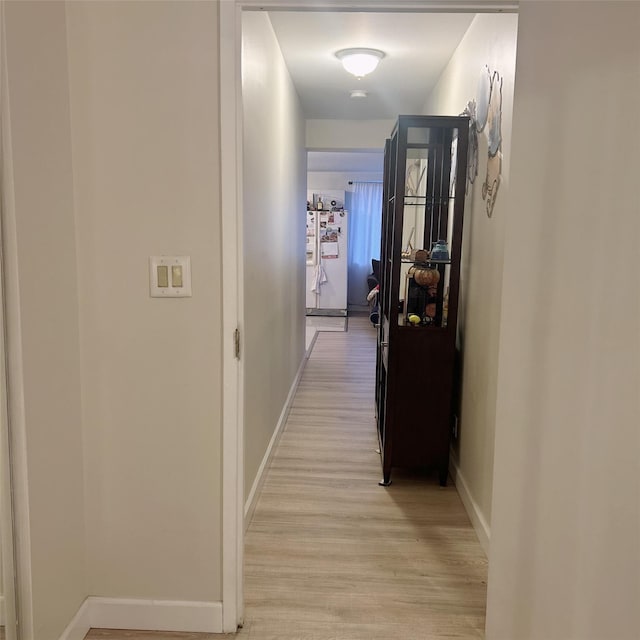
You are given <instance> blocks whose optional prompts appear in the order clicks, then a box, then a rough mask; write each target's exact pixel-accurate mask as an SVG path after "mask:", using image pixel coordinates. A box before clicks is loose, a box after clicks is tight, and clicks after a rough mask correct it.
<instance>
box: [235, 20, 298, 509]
mask: <svg viewBox="0 0 640 640" xmlns="http://www.w3.org/2000/svg"><path fill="white" fill-rule="evenodd" d="M242 28H243V50H242V56H243V73H242V92H243V104H244V176H243V179H244V207H243V216H244V218H243V225H244V235H243V240H244V287H245V289H244V309H245V312H244V327H243V329H244V331H243V333H244V341H243V342H244V344H243V348H244V376H245V378H244V385H245V398H246V401H245V407H244V419H245V477H244V481H245V498H246V497H247V496H248V495H249V493H250V492H251V489H252V487H253V486H254V482H255V481H256V476H257V474H258V470H259V468H260V465H261V463H262V461H263V459H264V456H265V453H266V451H267V447H268V445H269V441H270V440H271V437H272V435H273V433H274V429H275V428H276V425H277V424H278V422H279V420H280V418H281V413H282V410H283V407H284V405H285V401H286V399H287V396H288V394H289V391H290V389H291V385H292V383H293V381H294V379H295V377H296V373H297V371H298V368H299V366H300V363H301V362H302V358H303V356H304V310H305V294H304V274H305V271H304V265H305V216H306V213H305V212H306V206H305V202H306V168H307V166H306V152H305V148H304V120H303V116H302V111H301V107H300V103H299V100H298V95H297V93H296V91H295V89H294V87H293V84H292V82H291V79H290V76H289V73H288V71H287V68H286V66H285V64H284V60H283V58H282V54H281V52H280V48H279V46H278V43H277V41H276V38H275V35H274V33H273V28H272V27H271V23H270V22H269V18H268V16H267V15H266V14H265V13H260V12H245V13H244V14H243V17H242Z"/></svg>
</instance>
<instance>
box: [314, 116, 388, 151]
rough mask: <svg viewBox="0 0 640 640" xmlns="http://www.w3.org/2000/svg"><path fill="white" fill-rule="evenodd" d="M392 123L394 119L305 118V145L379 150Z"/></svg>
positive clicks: (323, 147)
mask: <svg viewBox="0 0 640 640" xmlns="http://www.w3.org/2000/svg"><path fill="white" fill-rule="evenodd" d="M394 124H395V121H394V120H307V122H306V145H307V148H308V149H314V150H323V149H331V150H333V151H339V150H342V149H346V150H349V151H353V150H355V149H367V150H376V151H379V150H380V149H384V142H385V140H386V139H387V138H388V137H389V136H390V135H391V131H392V130H393V125H394Z"/></svg>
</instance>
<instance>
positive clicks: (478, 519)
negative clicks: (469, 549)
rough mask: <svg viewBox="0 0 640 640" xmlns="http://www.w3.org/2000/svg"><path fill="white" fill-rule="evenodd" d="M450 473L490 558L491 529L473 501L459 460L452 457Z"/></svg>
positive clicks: (482, 545) (481, 544)
mask: <svg viewBox="0 0 640 640" xmlns="http://www.w3.org/2000/svg"><path fill="white" fill-rule="evenodd" d="M449 472H450V474H451V477H452V478H453V483H454V484H455V485H456V489H457V490H458V494H459V495H460V499H461V500H462V504H463V505H464V508H465V510H466V512H467V515H468V516H469V519H470V520H471V524H472V525H473V529H474V531H475V532H476V535H477V536H478V541H479V542H480V546H481V547H482V549H483V551H484V553H485V555H486V556H487V557H489V541H490V540H491V529H490V528H489V525H488V524H487V521H486V520H485V518H484V515H483V514H482V511H481V510H480V507H479V506H478V503H477V502H476V501H475V500H474V499H473V497H472V496H471V493H470V492H469V487H468V486H467V483H466V482H465V479H464V476H463V475H462V473H461V472H460V467H459V466H458V462H457V460H456V459H455V458H454V457H453V456H452V457H451V464H450V465H449Z"/></svg>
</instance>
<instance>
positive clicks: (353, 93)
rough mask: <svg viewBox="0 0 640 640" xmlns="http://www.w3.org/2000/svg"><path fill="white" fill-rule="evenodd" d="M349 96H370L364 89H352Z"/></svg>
mask: <svg viewBox="0 0 640 640" xmlns="http://www.w3.org/2000/svg"><path fill="white" fill-rule="evenodd" d="M349 95H350V96H351V97H352V98H366V97H367V95H368V94H367V92H366V91H365V90H364V89H351V91H350V93H349Z"/></svg>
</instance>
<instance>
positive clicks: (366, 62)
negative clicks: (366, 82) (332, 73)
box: [336, 48, 385, 97]
mask: <svg viewBox="0 0 640 640" xmlns="http://www.w3.org/2000/svg"><path fill="white" fill-rule="evenodd" d="M384 56H385V53H384V51H380V50H379V49H361V48H358V49H340V51H336V58H338V60H340V62H342V66H343V67H344V68H345V70H346V71H348V72H349V73H352V74H353V75H354V76H355V77H356V78H363V77H364V76H366V75H367V74H369V73H371V72H372V71H374V70H375V68H376V67H377V66H378V63H379V62H380V60H382V58H384ZM352 97H355V96H352ZM359 97H363V96H359Z"/></svg>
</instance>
